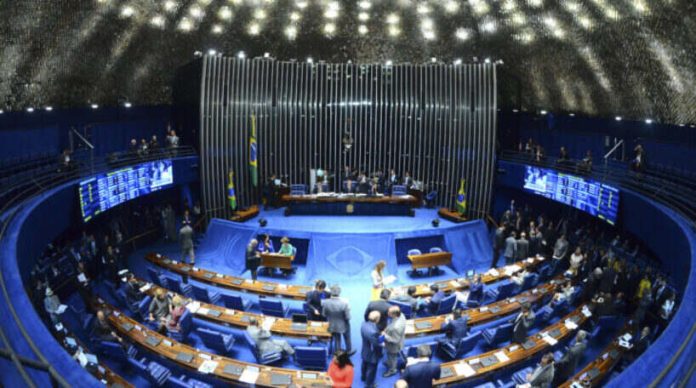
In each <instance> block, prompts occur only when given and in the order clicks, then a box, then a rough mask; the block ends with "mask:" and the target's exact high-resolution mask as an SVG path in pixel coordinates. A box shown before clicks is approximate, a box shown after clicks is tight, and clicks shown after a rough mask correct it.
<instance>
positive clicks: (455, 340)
mask: <svg viewBox="0 0 696 388" xmlns="http://www.w3.org/2000/svg"><path fill="white" fill-rule="evenodd" d="M442 331H443V332H444V333H445V336H444V337H442V338H439V339H438V340H437V342H438V343H439V344H440V345H442V344H444V343H450V344H452V345H453V346H454V347H455V348H456V347H457V346H458V345H459V342H460V341H461V340H462V339H463V338H465V337H466V336H467V334H469V316H468V315H466V314H464V311H463V310H462V309H454V312H453V313H452V317H451V318H450V317H449V316H448V317H447V318H446V319H445V324H444V325H442Z"/></svg>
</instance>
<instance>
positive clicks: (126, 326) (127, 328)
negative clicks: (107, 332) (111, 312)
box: [120, 322, 133, 331]
mask: <svg viewBox="0 0 696 388" xmlns="http://www.w3.org/2000/svg"><path fill="white" fill-rule="evenodd" d="M120 325H121V329H123V330H124V331H131V330H133V324H132V323H128V322H123V323H121V324H120Z"/></svg>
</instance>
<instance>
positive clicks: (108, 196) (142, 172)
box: [79, 159, 174, 222]
mask: <svg viewBox="0 0 696 388" xmlns="http://www.w3.org/2000/svg"><path fill="white" fill-rule="evenodd" d="M172 183H174V168H173V167H172V161H171V159H164V160H157V161H154V162H147V163H141V164H137V165H135V166H130V167H126V168H122V169H120V170H116V171H111V172H108V173H103V174H98V175H95V176H93V177H91V178H89V179H87V180H84V181H82V182H80V184H79V190H80V209H82V220H83V221H84V222H87V221H89V220H91V219H92V218H93V217H94V216H96V215H98V214H100V213H103V212H105V211H107V210H109V209H111V208H112V207H114V206H117V205H120V204H122V203H124V202H126V201H130V200H131V199H135V198H138V197H140V196H143V195H147V194H150V193H152V192H154V191H157V190H160V189H162V188H164V187H167V186H169V185H171V184H172Z"/></svg>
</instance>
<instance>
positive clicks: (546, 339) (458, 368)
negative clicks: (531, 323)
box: [433, 305, 592, 386]
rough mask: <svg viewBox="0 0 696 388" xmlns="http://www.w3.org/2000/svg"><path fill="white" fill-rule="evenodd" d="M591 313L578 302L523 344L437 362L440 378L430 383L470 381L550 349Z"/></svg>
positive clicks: (455, 383)
mask: <svg viewBox="0 0 696 388" xmlns="http://www.w3.org/2000/svg"><path fill="white" fill-rule="evenodd" d="M591 316H592V313H591V312H590V311H589V309H588V307H587V305H582V306H580V307H578V308H577V309H575V310H574V311H573V312H571V313H570V314H568V315H566V316H565V317H563V318H561V320H559V321H558V322H556V323H555V324H553V325H550V326H548V327H546V328H545V329H543V330H541V331H540V332H539V333H537V334H534V335H531V336H529V337H527V340H526V341H525V342H524V344H515V343H513V344H510V345H508V346H505V347H502V348H499V349H495V350H491V351H489V352H486V353H481V354H478V355H476V356H473V357H468V358H464V359H461V360H455V361H451V362H446V363H443V364H441V365H440V379H438V380H435V381H434V382H433V385H434V386H439V385H450V386H452V385H459V384H462V383H464V382H473V381H475V380H479V379H483V378H486V377H489V376H490V375H492V374H494V373H497V372H499V371H501V370H502V369H505V368H507V367H510V366H513V365H516V364H518V363H521V362H524V361H525V360H528V359H529V358H532V357H535V356H537V355H539V354H540V353H542V352H546V351H549V350H551V349H552V348H553V346H555V345H556V344H557V343H558V342H559V341H563V340H566V339H568V338H570V337H571V335H572V334H573V332H574V331H575V330H577V329H578V327H580V326H581V325H582V324H583V323H584V322H585V321H586V320H587V319H588V318H589V317H591Z"/></svg>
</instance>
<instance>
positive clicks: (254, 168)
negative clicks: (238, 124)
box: [249, 114, 259, 187]
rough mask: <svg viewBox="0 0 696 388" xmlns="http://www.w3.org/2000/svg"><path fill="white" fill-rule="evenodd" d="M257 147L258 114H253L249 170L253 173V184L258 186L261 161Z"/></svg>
mask: <svg viewBox="0 0 696 388" xmlns="http://www.w3.org/2000/svg"><path fill="white" fill-rule="evenodd" d="M257 156H258V155H257V147H256V115H254V114H252V115H251V136H249V172H250V174H251V184H252V185H254V187H256V186H257V185H258V182H259V172H258V170H259V168H258V167H259V163H258V160H257Z"/></svg>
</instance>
